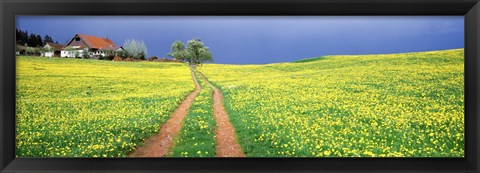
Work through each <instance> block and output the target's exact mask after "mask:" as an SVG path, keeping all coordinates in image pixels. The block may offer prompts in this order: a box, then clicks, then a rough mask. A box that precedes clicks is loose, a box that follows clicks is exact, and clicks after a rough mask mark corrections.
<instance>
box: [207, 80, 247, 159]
mask: <svg viewBox="0 0 480 173" xmlns="http://www.w3.org/2000/svg"><path fill="white" fill-rule="evenodd" d="M198 74H200V76H201V77H202V79H203V81H205V82H206V83H208V84H209V85H210V86H211V87H212V88H213V116H214V117H215V120H216V121H217V130H216V132H215V141H216V153H217V157H245V153H244V152H243V150H242V147H241V146H240V144H238V141H237V136H236V135H235V128H233V125H232V123H230V120H229V118H228V115H227V111H225V108H224V107H223V103H222V102H223V96H222V92H220V90H219V89H218V88H216V87H215V86H213V85H212V84H210V82H208V81H207V80H206V79H205V76H203V74H202V73H200V72H198Z"/></svg>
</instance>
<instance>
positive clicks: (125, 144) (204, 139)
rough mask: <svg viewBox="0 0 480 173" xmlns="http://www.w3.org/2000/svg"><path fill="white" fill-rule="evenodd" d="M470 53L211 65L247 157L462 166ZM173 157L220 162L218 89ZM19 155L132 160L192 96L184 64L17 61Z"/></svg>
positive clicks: (205, 97) (200, 101)
mask: <svg viewBox="0 0 480 173" xmlns="http://www.w3.org/2000/svg"><path fill="white" fill-rule="evenodd" d="M463 64H464V50H463V49H453V50H443V51H430V52H414V53H401V54H377V55H335V56H323V57H316V58H309V59H303V60H299V61H297V62H288V63H274V64H265V65H231V64H203V65H201V66H198V67H197V71H199V72H201V73H203V74H204V75H205V77H206V79H207V80H208V81H209V82H210V83H212V84H213V85H215V86H216V87H217V88H219V89H220V90H221V92H222V94H223V97H224V99H223V105H224V106H225V109H226V111H227V113H228V116H229V119H230V121H231V123H232V124H233V126H234V128H235V133H236V137H237V140H238V143H239V144H240V145H241V147H242V149H243V152H245V154H246V156H247V157H464V82H463V81H464V65H463ZM197 71H195V70H193V72H194V74H195V75H196V78H197V81H198V82H199V83H200V85H201V88H202V89H201V90H200V92H199V93H198V94H197V96H196V98H195V99H194V101H193V103H192V105H191V107H190V109H189V112H188V114H187V116H186V117H185V119H184V121H183V123H182V128H181V130H180V132H179V134H178V135H176V136H175V137H174V138H173V142H174V145H173V146H172V148H171V151H170V153H169V154H168V155H167V156H169V157H214V156H216V153H215V152H216V150H215V147H216V146H215V130H216V129H217V126H216V122H215V119H214V117H213V110H212V108H213V106H212V104H213V99H212V88H211V87H210V86H209V85H208V84H207V83H206V82H204V81H203V80H202V78H201V77H200V76H199V73H197ZM16 77H17V83H16V87H17V92H16V98H17V103H16V104H17V109H16V110H17V111H16V113H17V115H16V121H17V124H16V125H17V126H16V131H17V132H16V134H17V135H16V145H17V157H125V156H128V155H129V153H131V152H132V151H134V150H135V148H136V147H138V146H142V145H143V144H142V142H143V140H145V139H147V138H149V137H151V136H152V135H154V134H156V133H158V132H159V127H160V126H161V125H162V124H164V123H165V122H166V121H167V119H168V118H169V117H170V115H171V114H172V112H173V111H174V110H175V109H176V108H177V106H178V105H179V104H180V103H181V102H182V101H183V100H184V99H185V97H186V96H187V95H188V94H189V93H191V92H192V91H194V90H195V85H194V82H193V80H192V76H191V73H190V68H189V66H188V65H187V64H186V63H159V62H113V61H99V60H89V59H68V58H45V57H24V56H20V57H17V74H16Z"/></svg>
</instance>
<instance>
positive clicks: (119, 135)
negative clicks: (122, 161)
mask: <svg viewBox="0 0 480 173" xmlns="http://www.w3.org/2000/svg"><path fill="white" fill-rule="evenodd" d="M16 86H17V96H16V97H17V117H16V120H17V128H16V130H17V136H16V138H17V140H16V142H17V156H18V157H123V156H126V155H128V153H129V152H131V151H132V150H133V149H134V148H135V146H137V145H139V144H140V143H141V141H142V140H143V139H145V138H147V137H149V136H151V135H153V134H155V133H157V132H158V131H159V125H161V124H163V123H164V122H165V121H166V120H167V119H168V117H169V116H170V114H171V113H172V112H173V111H174V110H175V108H176V107H177V105H178V104H179V103H180V102H181V101H182V100H183V99H184V98H185V97H186V96H187V95H188V94H189V93H190V92H192V91H193V90H194V89H195V87H194V82H193V81H192V78H191V75H190V70H189V68H188V66H187V65H186V64H180V63H152V62H136V63H131V62H111V61H98V60H79V59H65V58H45V57H17V84H16Z"/></svg>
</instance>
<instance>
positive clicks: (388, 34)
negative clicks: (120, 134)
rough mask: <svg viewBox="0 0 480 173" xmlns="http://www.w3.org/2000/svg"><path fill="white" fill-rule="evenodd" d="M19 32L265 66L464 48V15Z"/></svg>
mask: <svg viewBox="0 0 480 173" xmlns="http://www.w3.org/2000/svg"><path fill="white" fill-rule="evenodd" d="M17 28H18V29H21V30H28V32H29V33H36V34H40V35H45V34H48V35H50V36H51V37H53V39H54V40H57V41H58V42H60V43H65V42H66V41H67V40H69V39H71V37H73V36H74V35H75V34H77V33H82V34H87V35H94V36H99V37H108V38H109V39H111V40H113V41H114V42H115V43H117V44H118V45H123V43H124V41H125V39H132V38H135V39H140V40H143V41H144V42H145V44H146V45H147V49H148V56H149V57H150V56H153V55H155V56H158V57H166V54H167V53H168V52H169V51H170V45H171V44H172V42H173V41H175V40H180V41H183V42H186V41H187V40H189V39H192V38H195V37H198V38H201V39H202V40H203V41H204V43H205V44H206V45H207V46H209V47H210V49H211V51H212V54H213V58H214V62H215V63H227V64H264V63H274V62H289V61H295V60H299V59H303V58H310V57H317V56H322V55H339V54H343V55H345V54H376V53H400V52H412V51H426V50H441V49H452V48H462V47H463V46H464V17H463V16H342V17H341V16H290V17H286V16H251V17H247V16H242V17H240V16H129V17H126V16H17Z"/></svg>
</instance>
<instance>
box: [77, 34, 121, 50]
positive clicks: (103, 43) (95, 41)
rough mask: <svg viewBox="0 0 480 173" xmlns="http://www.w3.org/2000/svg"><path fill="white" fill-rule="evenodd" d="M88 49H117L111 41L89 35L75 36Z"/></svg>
mask: <svg viewBox="0 0 480 173" xmlns="http://www.w3.org/2000/svg"><path fill="white" fill-rule="evenodd" d="M77 35H78V37H80V38H81V39H82V40H83V41H84V42H85V44H87V45H88V47H90V48H95V49H100V48H104V47H119V46H117V45H116V44H115V43H114V42H113V41H112V40H110V39H107V38H100V37H95V36H91V35H85V34H77Z"/></svg>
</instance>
